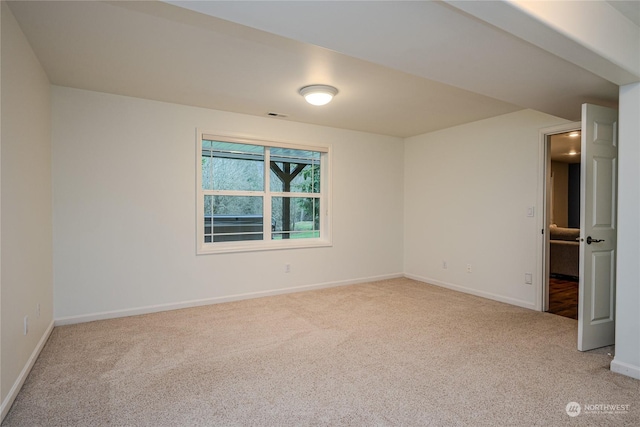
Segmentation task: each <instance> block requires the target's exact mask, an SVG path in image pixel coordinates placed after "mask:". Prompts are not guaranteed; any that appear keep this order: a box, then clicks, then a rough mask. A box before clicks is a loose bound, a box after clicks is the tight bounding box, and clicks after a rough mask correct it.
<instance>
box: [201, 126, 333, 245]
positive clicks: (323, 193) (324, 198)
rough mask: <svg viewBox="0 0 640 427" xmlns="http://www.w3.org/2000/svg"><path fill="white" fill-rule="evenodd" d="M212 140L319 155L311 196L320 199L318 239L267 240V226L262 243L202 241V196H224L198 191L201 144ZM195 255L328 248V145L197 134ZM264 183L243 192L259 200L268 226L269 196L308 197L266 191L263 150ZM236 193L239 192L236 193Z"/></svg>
mask: <svg viewBox="0 0 640 427" xmlns="http://www.w3.org/2000/svg"><path fill="white" fill-rule="evenodd" d="M203 139H204V140H213V141H223V142H231V143H238V144H251V145H260V146H263V147H265V148H266V147H277V148H289V149H294V150H306V151H316V152H320V153H321V154H320V193H312V195H313V197H318V198H319V199H320V237H313V238H303V239H282V240H272V239H271V227H270V226H265V227H263V228H264V230H263V240H245V241H237V242H211V243H206V242H205V233H204V199H205V195H218V194H224V193H225V192H224V191H222V190H203V189H202V141H203ZM196 140H197V141H196V168H195V169H196V230H197V231H196V254H197V255H205V254H218V253H230V252H249V251H264V250H279V249H295V248H317V247H326V246H332V232H331V228H332V227H331V225H332V224H331V223H332V221H331V146H330V145H327V146H316V145H307V144H302V143H289V142H283V141H269V140H264V139H257V138H247V137H237V136H229V135H219V134H216V133H213V132H204V131H200V130H198V131H197V138H196ZM264 168H265V182H264V189H263V191H251V192H244V193H247V194H246V195H252V196H261V197H263V207H262V209H263V218H264V219H263V221H264V224H271V199H272V197H281V196H286V197H305V198H306V197H309V196H311V194H309V193H296V192H288V193H282V192H276V191H271V190H270V185H269V180H270V175H271V174H270V152H269V150H265V159H264ZM238 193H239V192H238Z"/></svg>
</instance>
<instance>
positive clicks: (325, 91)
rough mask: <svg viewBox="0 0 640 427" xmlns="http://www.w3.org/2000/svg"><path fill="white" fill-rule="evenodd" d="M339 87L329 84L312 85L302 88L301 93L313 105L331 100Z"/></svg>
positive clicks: (323, 103)
mask: <svg viewBox="0 0 640 427" xmlns="http://www.w3.org/2000/svg"><path fill="white" fill-rule="evenodd" d="M337 93H338V89H336V88H335V87H333V86H327V85H310V86H305V87H303V88H302V89H300V95H302V96H303V97H304V99H305V100H306V101H307V102H308V103H309V104H311V105H325V104H328V103H329V102H331V100H332V99H333V97H334V96H336V94H337Z"/></svg>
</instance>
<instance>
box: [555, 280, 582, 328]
mask: <svg viewBox="0 0 640 427" xmlns="http://www.w3.org/2000/svg"><path fill="white" fill-rule="evenodd" d="M549 313H552V314H557V315H558V316H564V317H568V318H570V319H576V320H577V319H578V279H570V278H556V277H550V278H549Z"/></svg>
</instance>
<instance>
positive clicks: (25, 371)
mask: <svg viewBox="0 0 640 427" xmlns="http://www.w3.org/2000/svg"><path fill="white" fill-rule="evenodd" d="M53 326H54V322H53V320H52V321H51V323H49V326H48V327H47V329H46V330H45V331H44V334H42V337H41V338H40V341H38V345H36V348H34V349H33V352H32V353H31V356H30V357H29V359H28V360H27V363H26V364H25V365H24V368H22V371H21V372H20V375H18V378H17V379H16V381H15V382H14V383H13V387H11V390H9V394H7V397H6V398H5V399H4V401H3V402H2V406H1V407H0V423H1V422H2V420H4V417H6V416H7V413H9V409H11V405H13V401H14V400H16V397H18V393H19V392H20V389H21V388H22V385H23V384H24V382H25V381H26V379H27V376H29V372H31V368H33V364H34V363H36V360H37V359H38V356H39V355H40V352H41V351H42V349H43V348H44V345H45V344H46V343H47V340H48V339H49V336H50V335H51V332H52V331H53Z"/></svg>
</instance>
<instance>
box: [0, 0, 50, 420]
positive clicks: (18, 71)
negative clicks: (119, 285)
mask: <svg viewBox="0 0 640 427" xmlns="http://www.w3.org/2000/svg"><path fill="white" fill-rule="evenodd" d="M1 7H2V37H1V39H2V72H1V75H2V82H1V84H2V96H1V98H2V126H1V128H2V155H1V159H2V160H1V171H2V172H1V175H2V176H1V183H2V190H1V198H2V200H1V202H2V203H1V206H2V208H1V209H2V212H1V215H0V216H1V232H0V233H1V236H2V242H1V254H2V257H1V262H0V265H1V267H0V271H1V274H0V283H1V285H2V286H1V291H0V293H1V298H0V299H1V301H2V302H1V304H2V310H1V311H2V314H1V319H2V320H1V325H2V326H1V329H0V336H1V347H2V351H1V363H0V365H1V366H0V370H1V372H2V375H1V376H2V380H1V385H0V388H1V392H0V396H1V401H2V416H4V415H5V414H6V412H7V411H8V409H9V407H10V405H11V403H12V401H13V399H14V398H15V396H16V394H17V392H18V390H19V388H20V386H21V384H22V382H23V381H24V379H25V378H26V374H27V373H28V370H29V368H30V365H31V364H32V363H33V361H34V360H35V357H37V354H38V353H39V349H40V348H41V347H42V345H43V343H44V340H45V339H46V338H47V337H48V333H49V331H50V330H51V327H52V325H53V323H52V319H53V308H52V303H53V295H52V293H53V284H52V255H51V250H52V219H51V129H50V126H51V114H50V87H49V81H48V79H47V77H46V75H45V73H44V71H43V70H42V67H41V66H40V64H39V62H38V60H37V59H36V57H35V55H34V53H33V51H32V50H31V48H30V46H29V44H28V43H27V40H26V39H25V37H24V35H23V33H22V31H21V30H20V28H19V26H18V24H17V22H16V20H15V18H14V17H13V15H12V14H11V11H10V10H9V9H8V7H7V5H6V3H5V2H2V5H1ZM37 304H40V317H38V316H37ZM25 316H29V333H28V334H27V335H24V334H23V319H24V317H25Z"/></svg>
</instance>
